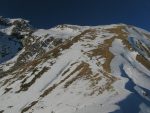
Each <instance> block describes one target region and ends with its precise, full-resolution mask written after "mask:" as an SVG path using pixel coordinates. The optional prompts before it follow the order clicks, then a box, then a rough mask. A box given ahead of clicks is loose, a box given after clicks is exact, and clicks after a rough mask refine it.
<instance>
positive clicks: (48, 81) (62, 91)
mask: <svg viewBox="0 0 150 113" xmlns="http://www.w3.org/2000/svg"><path fill="white" fill-rule="evenodd" d="M11 27H12V26H10V28H11ZM3 29H5V28H3ZM7 29H8V28H7ZM3 31H5V33H6V34H7V35H8V36H9V35H10V37H11V32H12V31H11V29H10V30H9V31H8V32H9V33H8V32H7V30H3ZM1 32H2V31H1ZM27 34H28V32H26V35H24V38H23V39H21V41H22V43H23V49H22V50H21V51H19V53H17V55H16V56H15V57H14V58H13V59H10V60H9V61H7V62H4V63H3V64H1V65H0V67H1V70H0V113H25V112H26V113H150V70H149V69H150V65H149V64H150V60H149V58H150V57H149V56H150V33H149V32H147V31H144V30H142V29H139V28H136V27H133V26H128V25H124V24H118V25H115V24H114V25H107V26H94V27H90V26H85V27H82V26H75V25H60V26H57V27H55V28H52V29H49V30H44V29H40V30H35V31H34V32H32V33H29V34H30V35H27ZM6 41H7V38H6ZM26 42H28V43H26ZM28 44H29V45H28ZM36 44H38V46H37V45H36ZM17 47H18V46H17ZM31 48H32V49H31Z"/></svg>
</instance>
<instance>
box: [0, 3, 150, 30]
mask: <svg viewBox="0 0 150 113" xmlns="http://www.w3.org/2000/svg"><path fill="white" fill-rule="evenodd" d="M0 2H1V3H0V15H1V16H4V17H10V18H18V17H21V18H24V19H27V20H30V21H31V24H32V25H33V26H35V27H38V28H50V27H53V26H55V25H58V24H78V25H103V24H112V23H126V24H131V25H135V26H138V27H141V28H144V29H147V30H149V31H150V0H1V1H0Z"/></svg>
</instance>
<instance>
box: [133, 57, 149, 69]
mask: <svg viewBox="0 0 150 113" xmlns="http://www.w3.org/2000/svg"><path fill="white" fill-rule="evenodd" d="M136 60H137V61H138V62H140V63H141V64H142V65H143V66H145V67H146V68H147V69H148V70H150V62H149V61H148V60H147V59H146V58H144V57H143V56H142V55H137V56H136Z"/></svg>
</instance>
